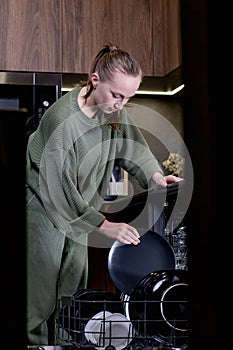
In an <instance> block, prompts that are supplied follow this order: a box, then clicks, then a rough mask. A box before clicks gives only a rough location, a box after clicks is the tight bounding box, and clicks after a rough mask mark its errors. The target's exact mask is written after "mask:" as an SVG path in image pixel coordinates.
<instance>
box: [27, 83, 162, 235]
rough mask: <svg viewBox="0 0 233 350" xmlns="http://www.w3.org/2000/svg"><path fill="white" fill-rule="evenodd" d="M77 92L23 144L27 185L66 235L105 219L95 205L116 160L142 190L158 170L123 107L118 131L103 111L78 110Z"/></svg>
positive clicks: (67, 96) (52, 109)
mask: <svg viewBox="0 0 233 350" xmlns="http://www.w3.org/2000/svg"><path fill="white" fill-rule="evenodd" d="M79 90H80V87H76V88H74V89H73V90H72V91H70V92H69V93H67V94H65V95H64V96H62V97H61V98H60V99H59V100H58V101H56V102H55V103H54V104H53V105H52V106H51V107H50V108H49V109H48V110H47V111H46V113H45V114H44V116H43V118H42V120H41V122H40V124H39V127H38V128H37V130H36V131H35V132H34V133H33V134H32V135H31V136H30V137H29V140H28V147H27V184H28V186H29V187H30V188H31V189H32V190H33V191H34V192H35V193H36V195H37V197H38V198H39V199H40V201H41V202H42V203H43V206H44V207H45V209H46V213H47V215H48V217H49V218H50V220H51V221H52V223H53V225H55V226H56V227H57V228H58V229H59V230H61V231H62V232H64V233H65V234H69V235H77V233H78V234H79V233H80V234H81V233H86V232H90V231H92V230H93V229H94V228H95V227H97V226H99V225H100V224H101V223H102V222H103V220H104V219H105V217H104V215H103V214H102V213H100V212H99V209H100V207H101V205H102V203H103V198H104V196H105V195H106V189H107V186H108V184H109V181H110V178H111V175H112V171H113V166H114V161H115V159H116V158H117V159H118V160H119V163H120V166H121V167H122V168H123V169H125V170H126V171H127V172H128V173H130V174H131V175H133V176H134V177H135V179H136V180H137V181H138V182H139V183H140V185H141V186H142V187H143V188H144V189H147V188H148V187H149V186H151V185H152V184H151V176H152V174H153V173H154V172H156V171H160V172H162V170H161V167H160V166H159V164H158V161H157V160H156V159H155V156H154V155H153V154H152V152H151V151H150V149H149V147H148V145H147V143H146V141H145V139H144V137H143V136H142V134H141V132H140V131H139V129H138V128H137V127H136V126H135V125H134V123H133V121H132V120H131V119H130V117H129V115H128V114H127V111H126V109H125V108H124V109H123V110H122V111H121V121H120V132H117V131H115V130H113V129H111V128H109V127H108V126H107V125H106V124H107V122H108V118H109V116H106V115H104V113H103V112H102V111H100V110H99V111H98V113H96V115H95V118H89V117H87V116H86V115H85V114H84V113H83V112H82V111H81V110H80V107H79V105H78V102H77V96H78V93H79ZM142 117H143V116H142Z"/></svg>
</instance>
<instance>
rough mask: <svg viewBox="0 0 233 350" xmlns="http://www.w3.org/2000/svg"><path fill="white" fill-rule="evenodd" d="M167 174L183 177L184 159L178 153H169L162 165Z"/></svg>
mask: <svg viewBox="0 0 233 350" xmlns="http://www.w3.org/2000/svg"><path fill="white" fill-rule="evenodd" d="M162 164H163V166H164V168H165V169H167V170H168V172H169V174H171V175H176V176H179V177H184V166H185V159H184V158H183V157H182V156H181V155H180V154H178V153H170V154H169V156H168V158H167V160H165V161H164V162H163V163H162Z"/></svg>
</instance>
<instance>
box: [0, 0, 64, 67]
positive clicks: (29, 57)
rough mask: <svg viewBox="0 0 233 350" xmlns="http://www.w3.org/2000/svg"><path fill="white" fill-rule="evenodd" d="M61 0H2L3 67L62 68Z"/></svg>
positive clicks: (0, 44) (0, 47)
mask: <svg viewBox="0 0 233 350" xmlns="http://www.w3.org/2000/svg"><path fill="white" fill-rule="evenodd" d="M61 18H62V17H61V1H60V0H6V1H3V0H1V11H0V51H1V55H0V70H5V71H25V72H50V73H52V72H61V70H62V25H61V24H62V22H61Z"/></svg>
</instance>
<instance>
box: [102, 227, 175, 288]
mask: <svg viewBox="0 0 233 350" xmlns="http://www.w3.org/2000/svg"><path fill="white" fill-rule="evenodd" d="M138 232H139V234H140V236H141V238H140V241H141V242H140V243H139V244H138V245H137V246H134V245H129V244H121V243H119V242H115V243H114V244H113V245H112V247H111V249H110V251H109V255H108V270H109V274H110V277H111V279H112V281H113V283H114V285H115V286H116V287H117V288H118V289H119V290H120V291H121V292H123V293H124V294H127V295H130V292H131V291H132V289H133V288H134V287H135V285H136V284H137V282H139V281H140V280H141V279H142V278H143V277H144V276H145V275H147V274H148V273H150V272H153V271H159V270H173V269H175V255H174V252H173V248H172V247H171V245H170V244H169V243H168V241H167V240H166V239H165V238H164V237H163V236H161V235H160V234H158V233H156V232H153V231H151V230H149V231H147V232H146V233H144V234H143V233H142V234H141V232H142V231H140V230H138ZM143 232H145V231H143Z"/></svg>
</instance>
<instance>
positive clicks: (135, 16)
mask: <svg viewBox="0 0 233 350" xmlns="http://www.w3.org/2000/svg"><path fill="white" fill-rule="evenodd" d="M109 40H111V41H114V42H115V43H116V44H118V45H119V47H120V48H122V49H125V50H127V51H129V52H131V53H132V54H133V55H134V56H135V57H136V58H137V59H138V61H139V63H140V64H141V66H142V69H143V73H144V75H145V76H155V77H163V76H165V75H167V74H168V73H170V72H171V71H173V70H175V69H176V68H178V67H179V66H180V65H181V63H182V62H181V35H180V0H118V1H117V3H116V1H115V0H95V1H93V0H20V1H18V0H6V1H3V0H2V1H1V12H0V50H1V56H0V70H2V71H26V72H50V73H53V72H58V73H80V74H82V73H85V74H86V73H88V72H89V67H90V64H91V61H92V58H93V57H94V55H95V54H96V53H97V52H98V51H99V49H100V48H101V47H102V45H103V44H104V43H105V42H107V41H109Z"/></svg>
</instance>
